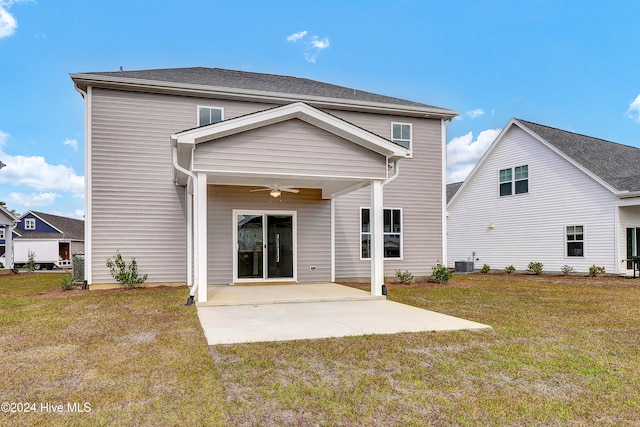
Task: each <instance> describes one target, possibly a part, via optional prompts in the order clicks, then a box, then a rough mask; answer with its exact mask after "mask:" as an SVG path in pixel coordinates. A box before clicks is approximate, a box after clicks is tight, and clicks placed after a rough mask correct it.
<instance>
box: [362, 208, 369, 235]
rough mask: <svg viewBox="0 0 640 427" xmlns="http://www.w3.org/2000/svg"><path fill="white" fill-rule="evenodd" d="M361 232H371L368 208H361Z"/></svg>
mask: <svg viewBox="0 0 640 427" xmlns="http://www.w3.org/2000/svg"><path fill="white" fill-rule="evenodd" d="M362 232H363V233H370V232H371V225H370V219H369V209H362Z"/></svg>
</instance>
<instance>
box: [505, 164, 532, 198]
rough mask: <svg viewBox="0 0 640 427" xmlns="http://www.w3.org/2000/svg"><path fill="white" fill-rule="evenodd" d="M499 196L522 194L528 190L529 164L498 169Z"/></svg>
mask: <svg viewBox="0 0 640 427" xmlns="http://www.w3.org/2000/svg"><path fill="white" fill-rule="evenodd" d="M499 184H500V196H511V195H512V194H523V193H528V192H529V166H528V165H523V166H516V167H515V168H507V169H500V172H499Z"/></svg>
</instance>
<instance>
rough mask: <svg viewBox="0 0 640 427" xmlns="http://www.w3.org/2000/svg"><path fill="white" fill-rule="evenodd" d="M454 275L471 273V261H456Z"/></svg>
mask: <svg viewBox="0 0 640 427" xmlns="http://www.w3.org/2000/svg"><path fill="white" fill-rule="evenodd" d="M456 273H473V261H456Z"/></svg>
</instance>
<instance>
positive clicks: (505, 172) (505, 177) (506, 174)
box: [500, 169, 511, 182]
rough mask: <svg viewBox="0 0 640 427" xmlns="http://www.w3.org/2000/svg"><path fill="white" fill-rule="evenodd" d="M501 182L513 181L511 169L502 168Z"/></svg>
mask: <svg viewBox="0 0 640 427" xmlns="http://www.w3.org/2000/svg"><path fill="white" fill-rule="evenodd" d="M500 182H511V169H502V170H501V171H500Z"/></svg>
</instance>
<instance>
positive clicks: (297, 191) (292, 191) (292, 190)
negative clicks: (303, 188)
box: [280, 188, 300, 193]
mask: <svg viewBox="0 0 640 427" xmlns="http://www.w3.org/2000/svg"><path fill="white" fill-rule="evenodd" d="M280 191H287V192H289V193H299V192H300V190H296V189H294V188H281V189H280Z"/></svg>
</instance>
